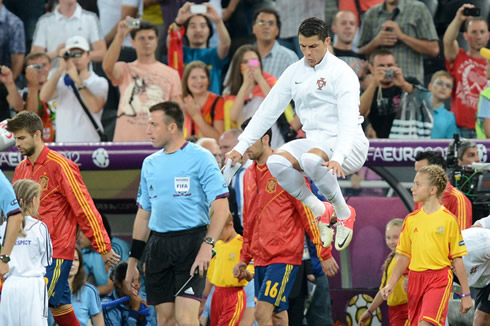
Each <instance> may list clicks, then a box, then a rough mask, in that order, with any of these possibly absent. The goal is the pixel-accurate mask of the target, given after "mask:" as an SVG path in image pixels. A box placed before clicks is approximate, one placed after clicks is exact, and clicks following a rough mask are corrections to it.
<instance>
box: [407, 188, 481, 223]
mask: <svg viewBox="0 0 490 326" xmlns="http://www.w3.org/2000/svg"><path fill="white" fill-rule="evenodd" d="M441 202H442V204H443V205H444V207H446V208H447V209H448V210H449V211H450V212H451V213H453V214H454V216H456V220H457V221H458V225H459V229H460V230H461V231H463V230H465V229H468V228H469V227H471V224H472V223H473V209H472V205H471V201H470V200H469V199H468V197H466V196H465V195H464V194H463V193H462V192H461V191H459V190H458V188H455V187H454V186H453V185H451V184H450V183H449V182H448V184H447V186H446V189H444V191H443V192H442V200H441ZM423 205H424V203H422V202H417V203H415V209H414V210H417V209H419V208H421V207H422V206H423Z"/></svg>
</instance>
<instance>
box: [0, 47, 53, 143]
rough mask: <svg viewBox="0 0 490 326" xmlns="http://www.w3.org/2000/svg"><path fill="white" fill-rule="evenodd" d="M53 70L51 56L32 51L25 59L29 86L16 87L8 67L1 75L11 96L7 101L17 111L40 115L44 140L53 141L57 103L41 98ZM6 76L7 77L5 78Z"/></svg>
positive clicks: (0, 78) (1, 79)
mask: <svg viewBox="0 0 490 326" xmlns="http://www.w3.org/2000/svg"><path fill="white" fill-rule="evenodd" d="M50 70H51V64H50V60H49V57H48V55H47V54H46V53H44V52H31V53H29V54H28V55H27V57H26V59H25V76H26V80H27V87H25V88H24V89H22V90H21V91H20V94H19V92H18V91H17V88H14V86H15V85H14V84H13V83H14V81H13V79H12V78H10V77H9V74H8V68H4V70H2V75H4V74H5V77H3V76H2V77H0V81H2V82H3V83H4V84H5V85H7V90H8V92H9V96H8V97H7V101H8V103H9V105H10V106H11V107H12V108H14V110H15V111H17V112H19V111H24V110H27V111H31V112H34V113H36V114H37V115H39V117H40V118H41V120H42V122H43V126H44V130H43V141H45V142H53V141H54V139H55V128H54V122H55V117H56V112H55V111H56V103H55V102H54V101H48V102H43V101H41V100H40V99H39V93H40V92H41V88H42V87H43V86H44V84H45V83H46V82H47V80H48V74H49V71H50ZM4 78H5V79H4Z"/></svg>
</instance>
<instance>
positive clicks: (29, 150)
mask: <svg viewBox="0 0 490 326" xmlns="http://www.w3.org/2000/svg"><path fill="white" fill-rule="evenodd" d="M35 151H36V146H34V145H32V146H31V147H25V148H24V153H23V154H24V155H25V156H27V157H29V156H32V155H33V154H34V152H35Z"/></svg>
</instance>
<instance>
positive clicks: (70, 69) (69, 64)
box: [63, 59, 82, 85]
mask: <svg viewBox="0 0 490 326" xmlns="http://www.w3.org/2000/svg"><path fill="white" fill-rule="evenodd" d="M63 61H65V62H66V74H67V75H68V76H70V78H71V80H73V82H74V83H75V84H76V85H80V84H82V81H81V78H80V75H79V74H78V70H77V67H76V66H75V64H74V63H73V60H72V59H67V60H63Z"/></svg>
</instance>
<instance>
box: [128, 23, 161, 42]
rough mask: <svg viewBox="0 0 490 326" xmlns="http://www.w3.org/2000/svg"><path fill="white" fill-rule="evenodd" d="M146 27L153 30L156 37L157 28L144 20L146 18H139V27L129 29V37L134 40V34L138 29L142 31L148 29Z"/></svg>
mask: <svg viewBox="0 0 490 326" xmlns="http://www.w3.org/2000/svg"><path fill="white" fill-rule="evenodd" d="M148 29H151V30H153V31H154V32H155V35H156V37H157V39H158V28H157V27H156V26H155V25H154V24H152V23H150V22H149V21H146V20H140V27H139V28H133V29H131V32H130V34H131V38H132V39H133V40H134V39H135V38H136V34H138V32H139V31H144V30H148Z"/></svg>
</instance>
